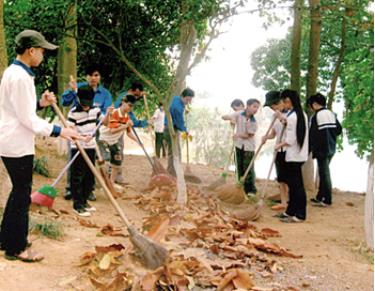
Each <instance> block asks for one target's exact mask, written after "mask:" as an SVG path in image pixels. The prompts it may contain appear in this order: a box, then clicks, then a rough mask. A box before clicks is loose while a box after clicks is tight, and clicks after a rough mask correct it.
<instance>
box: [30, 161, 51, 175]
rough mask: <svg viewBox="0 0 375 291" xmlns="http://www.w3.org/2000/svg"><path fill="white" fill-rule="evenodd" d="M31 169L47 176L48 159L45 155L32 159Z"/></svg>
mask: <svg viewBox="0 0 375 291" xmlns="http://www.w3.org/2000/svg"><path fill="white" fill-rule="evenodd" d="M33 171H34V172H35V173H38V174H40V175H42V176H44V177H49V171H48V161H47V158H46V157H41V158H39V159H34V166H33Z"/></svg>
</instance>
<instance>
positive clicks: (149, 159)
mask: <svg viewBox="0 0 375 291" xmlns="http://www.w3.org/2000/svg"><path fill="white" fill-rule="evenodd" d="M132 130H133V132H134V135H135V137H136V138H137V140H138V144H139V145H140V146H141V148H142V150H143V152H144V153H145V155H146V157H147V159H148V161H149V162H150V164H151V167H152V169H153V170H154V171H156V167H155V165H154V163H153V162H152V160H151V158H150V156H149V154H148V153H147V151H146V149H145V147H144V145H143V143H142V141H141V139H140V138H139V136H138V133H137V131H136V130H135V128H134V127H132Z"/></svg>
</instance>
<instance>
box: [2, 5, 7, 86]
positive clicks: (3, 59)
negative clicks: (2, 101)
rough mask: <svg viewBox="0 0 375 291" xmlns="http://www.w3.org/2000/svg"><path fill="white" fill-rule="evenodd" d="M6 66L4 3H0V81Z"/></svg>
mask: <svg viewBox="0 0 375 291" xmlns="http://www.w3.org/2000/svg"><path fill="white" fill-rule="evenodd" d="M7 66H8V54H7V46H6V43H5V28H4V1H0V80H1V77H2V75H3V72H4V70H5V69H6V67H7Z"/></svg>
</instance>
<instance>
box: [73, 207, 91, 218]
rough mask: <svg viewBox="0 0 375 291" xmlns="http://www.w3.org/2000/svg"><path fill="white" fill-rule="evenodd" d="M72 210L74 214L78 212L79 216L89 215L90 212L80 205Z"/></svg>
mask: <svg viewBox="0 0 375 291" xmlns="http://www.w3.org/2000/svg"><path fill="white" fill-rule="evenodd" d="M74 212H75V213H76V214H78V215H79V216H82V217H89V216H91V213H90V212H88V211H87V210H86V209H85V208H83V207H81V208H78V209H74Z"/></svg>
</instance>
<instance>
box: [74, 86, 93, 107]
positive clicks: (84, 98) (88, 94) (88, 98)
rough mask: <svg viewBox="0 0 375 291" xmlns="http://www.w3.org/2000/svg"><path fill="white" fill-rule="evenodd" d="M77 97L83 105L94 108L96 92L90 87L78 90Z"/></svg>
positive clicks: (82, 87)
mask: <svg viewBox="0 0 375 291" xmlns="http://www.w3.org/2000/svg"><path fill="white" fill-rule="evenodd" d="M77 96H78V100H79V103H80V104H81V105H84V106H92V104H93V102H94V97H95V92H94V90H93V89H92V88H91V87H90V86H89V85H84V86H81V87H79V88H78V90H77Z"/></svg>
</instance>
